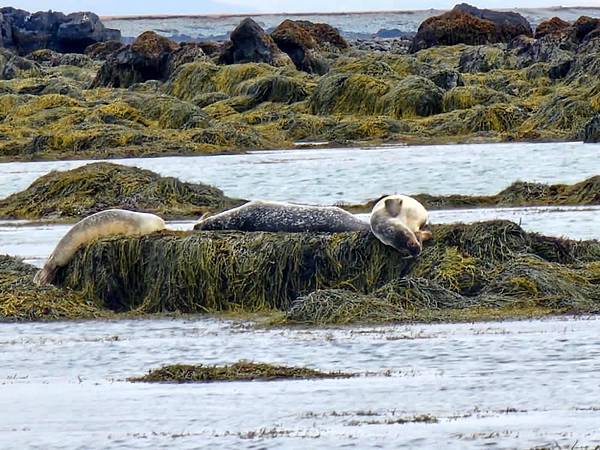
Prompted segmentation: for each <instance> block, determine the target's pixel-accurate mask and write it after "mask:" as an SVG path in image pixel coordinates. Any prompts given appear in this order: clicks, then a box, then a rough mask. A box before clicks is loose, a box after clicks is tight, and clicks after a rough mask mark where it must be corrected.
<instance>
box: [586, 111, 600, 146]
mask: <svg viewBox="0 0 600 450" xmlns="http://www.w3.org/2000/svg"><path fill="white" fill-rule="evenodd" d="M583 142H587V143H598V142H600V114H599V115H597V116H595V117H592V119H591V120H590V121H589V122H588V123H587V124H586V126H585V129H584V132H583Z"/></svg>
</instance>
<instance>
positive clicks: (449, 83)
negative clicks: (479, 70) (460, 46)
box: [428, 69, 465, 91]
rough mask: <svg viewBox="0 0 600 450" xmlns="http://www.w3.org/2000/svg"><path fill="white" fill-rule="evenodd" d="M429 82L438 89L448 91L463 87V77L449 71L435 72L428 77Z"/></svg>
mask: <svg viewBox="0 0 600 450" xmlns="http://www.w3.org/2000/svg"><path fill="white" fill-rule="evenodd" d="M428 78H429V79H430V80H431V81H433V82H434V83H435V84H436V85H437V86H438V87H441V88H442V89H444V90H446V91H449V90H450V89H453V88H455V87H457V86H464V85H465V83H464V81H463V77H462V75H461V74H460V72H457V71H456V70H451V69H441V70H438V71H437V72H434V73H433V74H432V75H431V76H429V77H428Z"/></svg>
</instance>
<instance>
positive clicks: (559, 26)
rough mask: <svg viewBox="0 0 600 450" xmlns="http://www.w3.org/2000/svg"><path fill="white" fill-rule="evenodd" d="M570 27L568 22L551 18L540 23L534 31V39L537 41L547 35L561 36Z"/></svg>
mask: <svg viewBox="0 0 600 450" xmlns="http://www.w3.org/2000/svg"><path fill="white" fill-rule="evenodd" d="M570 26H571V25H570V24H569V22H566V21H564V20H562V19H561V18H560V17H552V18H551V19H548V20H544V21H543V22H540V24H539V25H538V26H537V27H536V29H535V35H534V37H535V38H536V39H539V38H541V37H544V36H546V35H547V34H561V33H562V32H564V31H565V30H566V29H567V28H569V27H570Z"/></svg>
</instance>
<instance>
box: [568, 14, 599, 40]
mask: <svg viewBox="0 0 600 450" xmlns="http://www.w3.org/2000/svg"><path fill="white" fill-rule="evenodd" d="M598 28H600V19H594V18H592V17H588V16H581V17H580V18H579V19H577V20H576V21H575V23H574V24H573V35H574V37H575V39H576V40H577V41H579V42H582V41H583V40H584V39H585V38H586V36H587V35H588V34H589V33H591V32H592V31H595V30H597V29H598Z"/></svg>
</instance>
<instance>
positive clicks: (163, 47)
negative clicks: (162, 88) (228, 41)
mask: <svg viewBox="0 0 600 450" xmlns="http://www.w3.org/2000/svg"><path fill="white" fill-rule="evenodd" d="M203 55H204V53H203V52H202V49H201V48H200V47H198V46H195V45H180V44H177V43H176V42H174V41H172V40H170V39H168V38H166V37H164V36H160V35H158V34H156V33H154V32H153V31H146V32H145V33H142V34H141V35H140V36H139V37H138V38H137V39H136V40H135V41H134V42H133V44H131V45H127V46H125V47H123V48H122V49H121V50H119V51H117V52H116V53H113V54H112V55H109V56H108V59H107V60H106V62H105V63H104V64H103V65H102V67H101V68H100V70H99V71H98V74H97V75H96V79H95V80H94V82H93V84H92V86H93V87H101V86H103V87H123V88H126V87H129V86H131V85H133V84H135V83H143V82H145V81H148V80H160V81H165V80H166V79H167V78H169V76H170V75H171V73H173V72H174V71H175V69H176V68H177V67H178V66H179V65H181V64H185V63H188V62H192V61H193V60H194V59H195V58H198V57H202V56H203Z"/></svg>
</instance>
